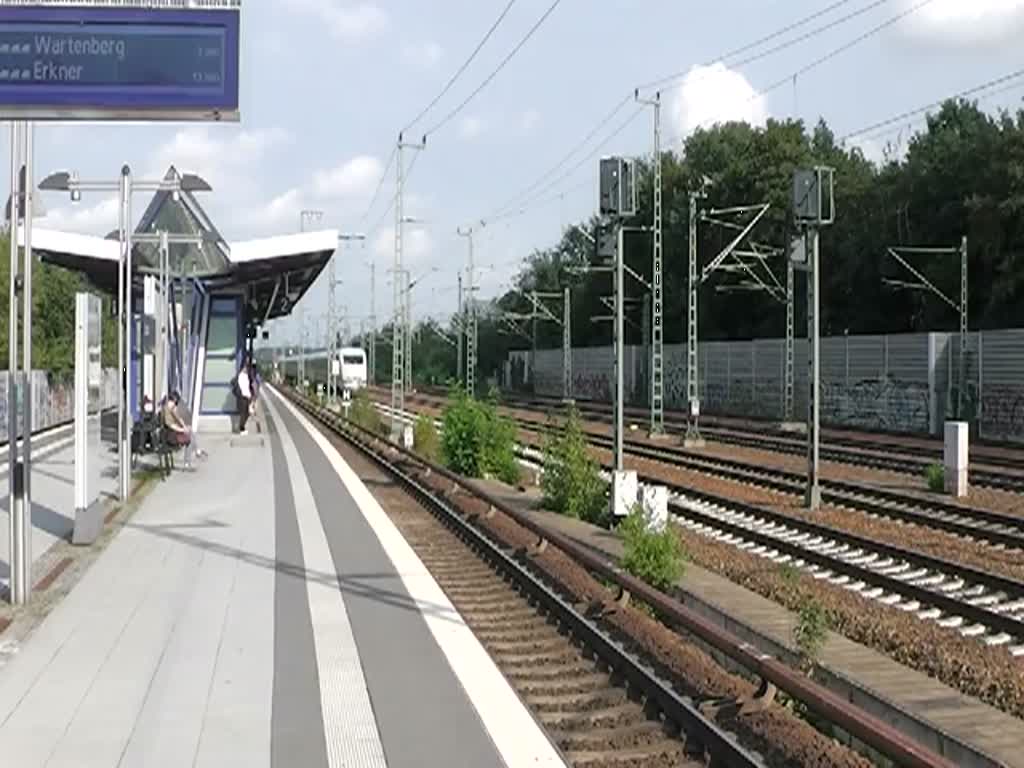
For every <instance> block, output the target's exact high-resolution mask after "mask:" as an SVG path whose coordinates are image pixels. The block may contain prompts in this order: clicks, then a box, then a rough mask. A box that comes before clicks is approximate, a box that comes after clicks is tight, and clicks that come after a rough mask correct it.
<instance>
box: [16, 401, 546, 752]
mask: <svg viewBox="0 0 1024 768" xmlns="http://www.w3.org/2000/svg"><path fill="white" fill-rule="evenodd" d="M268 390H269V387H268V388H267V389H266V390H264V391H268ZM260 420H261V421H262V422H263V429H262V433H261V435H260V437H259V438H255V439H252V438H253V436H252V435H250V438H251V439H247V440H244V441H243V440H237V439H236V440H232V439H230V438H229V436H227V435H224V436H207V437H206V439H205V441H204V444H203V447H204V449H206V450H207V451H208V452H209V454H210V457H209V459H208V460H207V461H205V462H199V464H198V465H197V466H196V468H195V470H194V471H192V472H185V471H178V472H176V473H175V474H174V475H172V477H171V478H170V479H169V480H168V481H166V482H163V483H160V484H159V485H158V486H157V487H156V488H155V489H154V490H153V491H152V492H151V493H150V495H149V496H148V497H146V499H145V500H144V501H143V503H142V504H141V506H140V507H139V509H138V511H137V512H136V513H135V515H134V516H133V517H131V518H130V519H129V520H128V521H127V522H126V523H125V524H124V527H123V529H122V530H121V531H120V532H119V533H118V535H117V536H116V537H115V538H114V539H113V540H112V542H111V543H110V545H109V547H108V548H107V549H106V551H105V552H103V554H102V555H101V556H100V557H99V558H98V559H97V560H96V562H95V563H94V564H93V565H92V567H91V568H90V569H89V570H88V571H87V572H86V573H85V575H84V576H83V578H82V580H81V581H80V582H79V583H78V584H77V585H76V586H75V587H74V589H73V590H72V591H71V592H70V593H69V594H68V595H67V597H66V598H65V599H64V601H63V602H61V603H60V604H59V605H58V606H57V607H56V608H55V609H54V610H53V611H52V613H50V615H49V616H48V617H47V618H46V619H45V620H44V622H43V623H42V624H41V625H40V626H39V627H38V628H37V629H36V631H35V632H34V634H32V635H30V636H29V637H28V638H27V640H26V641H25V642H24V643H23V645H22V646H21V647H20V648H18V649H17V652H16V653H15V654H14V655H13V658H11V660H10V661H9V663H8V664H7V665H6V666H4V667H3V668H2V669H0V755H2V757H0V764H3V765H11V766H17V767H18V768H35V767H36V766H40V767H41V766H48V767H57V766H76V768H77V767H80V766H88V767H89V768H106V767H107V766H110V767H111V768H112V767H113V766H146V767H147V768H151V767H160V766H168V767H170V766H175V767H177V766H200V767H201V766H215V767H216V768H223V767H225V766H239V767H242V766H244V767H245V768H258V767H259V766H289V767H291V766H301V767H303V768H305V767H306V766H311V767H319V766H330V767H331V768H334V767H335V766H346V768H362V767H363V766H367V767H369V766H388V767H389V768H412V767H413V766H416V767H417V768H428V767H430V766H438V767H439V768H440V767H441V766H445V767H447V766H472V767H473V768H488V767H489V766H514V767H515V768H518V767H519V766H561V765H564V763H563V761H562V759H561V757H560V756H559V754H558V753H557V751H556V749H555V748H554V747H553V746H552V745H551V743H550V742H549V741H548V739H547V738H546V736H545V735H544V734H543V732H542V731H541V730H540V728H539V727H538V726H537V725H536V723H535V722H534V720H533V719H532V717H531V716H530V714H529V712H528V711H527V710H526V709H525V707H523V705H522V703H521V702H520V701H519V699H518V698H517V697H516V695H515V693H514V691H513V690H512V689H511V687H509V686H508V684H507V683H506V682H505V681H504V679H503V678H502V677H501V675H500V673H499V672H498V670H497V668H496V667H495V666H494V664H493V663H492V662H491V660H490V658H489V657H488V656H487V654H486V651H484V649H483V647H482V646H481V645H480V644H479V643H478V642H477V641H476V639H475V638H474V637H473V635H472V633H471V631H470V630H469V628H468V627H467V626H466V624H465V623H464V622H463V620H462V619H461V617H460V616H459V615H458V613H457V612H456V611H455V609H454V608H453V607H452V605H451V604H450V603H449V602H448V600H447V599H446V598H445V597H444V594H443V593H442V592H441V590H440V588H439V587H438V586H437V584H436V582H434V581H433V579H432V578H431V577H430V576H429V574H428V573H427V572H426V570H425V568H424V567H423V565H422V563H421V562H420V561H419V559H418V558H417V557H416V556H415V554H414V553H413V551H412V549H411V548H410V547H409V546H408V545H407V544H406V542H405V541H404V540H403V539H402V538H401V535H400V534H399V533H398V531H397V529H395V528H394V526H393V525H392V524H391V523H390V520H388V518H387V515H386V514H385V512H384V511H383V510H382V509H381V508H380V506H379V505H378V504H377V502H376V501H375V500H374V498H373V497H372V495H371V494H370V492H369V491H368V490H367V489H366V487H365V486H364V485H363V484H362V482H361V481H360V480H359V478H358V477H357V476H356V475H355V473H354V472H353V471H352V470H351V469H350V468H349V467H348V466H347V465H346V464H345V463H344V462H343V461H342V460H341V459H340V457H339V456H338V454H337V453H336V451H334V450H333V449H332V448H331V447H330V445H329V444H328V443H327V441H326V440H325V439H324V438H323V436H322V435H319V434H318V433H316V432H315V430H314V428H313V427H312V425H310V424H309V422H308V421H307V420H306V419H305V417H303V416H302V415H300V414H298V412H297V411H295V410H294V409H293V408H292V406H290V405H289V404H287V403H286V402H284V401H283V400H282V399H281V398H279V397H278V396H277V395H275V394H272V393H271V394H270V395H269V396H268V397H266V398H265V407H264V411H263V412H262V413H261V415H260Z"/></svg>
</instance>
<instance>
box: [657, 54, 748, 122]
mask: <svg viewBox="0 0 1024 768" xmlns="http://www.w3.org/2000/svg"><path fill="white" fill-rule="evenodd" d="M671 110H672V115H673V117H674V119H675V122H676V125H677V128H678V129H679V130H680V131H682V132H683V133H689V132H691V131H693V130H695V129H696V128H699V127H702V128H710V127H711V126H712V125H714V124H716V123H726V122H730V121H745V122H748V123H751V124H752V125H764V124H765V122H766V121H767V119H768V106H767V103H766V101H765V98H764V96H759V95H758V94H757V91H755V90H754V88H753V86H752V85H751V84H750V83H749V82H748V81H747V78H746V77H744V76H743V75H742V74H740V73H739V72H736V71H734V70H731V69H729V68H728V67H726V66H725V65H724V64H722V63H721V62H718V63H716V64H712V65H711V66H695V67H693V68H692V69H691V70H690V71H689V73H688V74H687V75H686V78H685V79H684V80H683V83H682V85H681V86H680V88H679V91H678V94H677V97H676V99H675V101H674V103H673V104H672V106H671Z"/></svg>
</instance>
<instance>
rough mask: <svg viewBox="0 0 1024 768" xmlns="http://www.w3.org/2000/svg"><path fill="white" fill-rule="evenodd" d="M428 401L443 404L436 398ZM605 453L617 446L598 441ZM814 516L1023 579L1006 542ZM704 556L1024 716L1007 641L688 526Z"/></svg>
mask: <svg viewBox="0 0 1024 768" xmlns="http://www.w3.org/2000/svg"><path fill="white" fill-rule="evenodd" d="M424 410H427V411H429V412H438V409H437V408H436V407H433V406H431V407H427V408H425V409H424ZM520 439H521V440H522V442H523V443H524V444H529V445H534V446H538V447H539V445H540V440H539V439H538V436H537V435H536V434H535V433H530V432H526V431H520ZM591 450H592V453H593V454H594V455H595V456H596V457H597V458H598V459H600V460H602V461H608V460H609V459H610V452H609V451H606V450H603V449H596V448H592V449H591ZM626 463H627V465H629V466H631V467H632V468H634V469H636V470H638V471H639V472H641V473H643V474H645V475H649V476H653V477H660V478H662V479H664V480H668V481H671V482H674V483H677V484H680V485H686V484H690V485H694V486H697V487H700V488H702V489H704V490H707V491H708V492H711V493H715V494H718V495H721V496H724V497H726V498H734V499H742V500H746V501H750V502H752V503H756V504H759V505H763V506H767V507H770V508H772V509H774V510H775V511H778V512H781V513H783V514H788V515H791V516H793V517H799V518H810V517H811V516H810V514H809V513H808V512H807V511H806V510H804V509H803V508H802V506H801V504H800V501H799V500H798V499H796V498H795V497H792V496H788V495H786V494H781V493H778V492H776V491H771V490H768V489H762V488H755V487H752V486H749V485H745V484H742V483H737V482H735V481H730V480H724V479H721V478H715V477H712V476H709V475H705V474H701V473H698V472H692V471H688V470H682V469H677V468H672V467H669V466H667V465H665V464H662V463H659V462H653V461H650V460H648V459H637V458H636V457H629V456H627V457H626ZM813 519H814V520H815V521H820V522H823V523H825V524H827V525H830V526H833V527H836V528H838V529H841V530H848V531H851V532H853V533H857V534H859V535H862V536H866V537H869V538H874V539H876V540H879V541H889V542H892V543H894V544H897V545H901V546H906V544H907V543H908V541H912V542H913V545H914V546H913V548H914V549H915V550H918V551H921V552H924V553H928V554H933V555H935V556H938V557H944V558H946V559H950V560H954V561H958V562H963V563H968V564H971V565H976V566H979V567H982V568H984V569H985V570H988V571H991V572H992V573H999V574H1001V575H1005V576H1009V577H1011V578H1017V579H1024V562H1022V561H1024V558H1022V557H1021V553H1020V552H1019V551H1015V550H1001V549H998V548H996V547H992V546H990V545H987V544H985V543H983V542H971V541H965V540H963V539H960V538H958V537H956V536H952V535H951V534H947V533H943V532H941V531H934V530H930V529H928V528H925V527H923V526H918V525H913V524H908V523H901V522H898V521H891V520H885V519H882V518H874V517H871V516H869V515H866V514H864V513H861V512H856V511H851V510H839V509H836V508H831V507H824V508H823V509H822V511H820V512H819V513H816V514H815V515H814V516H813ZM682 535H683V538H684V542H685V544H686V546H687V548H688V550H689V552H690V554H691V556H692V558H693V560H694V562H696V563H697V564H698V565H701V566H702V567H704V568H706V569H708V570H710V571H712V572H714V573H717V574H719V575H722V576H724V577H726V578H728V579H730V580H731V581H733V582H735V583H737V584H740V585H742V586H745V587H747V588H748V589H751V590H752V591H754V592H757V593H758V594H760V595H762V596H764V597H766V598H768V599H770V600H773V601H775V602H777V603H779V604H781V605H783V606H785V607H786V608H788V609H790V610H794V611H795V610H799V608H800V607H801V605H803V604H805V603H806V602H807V601H808V600H812V599H813V600H817V601H819V602H821V603H822V604H823V605H824V606H825V607H826V609H827V610H828V611H829V614H830V616H831V617H832V626H833V629H834V630H835V631H837V632H839V633H840V634H842V635H843V636H845V637H847V638H849V639H850V640H853V641H854V642H858V643H861V644H863V645H866V646H868V647H870V648H873V649H875V650H877V651H879V652H881V653H884V654H886V655H888V656H890V657H891V658H893V659H894V660H895V661H898V662H900V663H902V664H905V665H906V666H908V667H910V668H912V669H915V670H918V671H919V672H923V673H925V674H927V675H929V676H931V677H933V678H935V679H937V680H939V681H941V682H943V683H945V684H946V685H949V686H951V687H953V688H955V689H957V690H959V691H961V692H962V693H964V694H967V695H970V696H975V697H977V698H979V699H981V700H982V701H985V702H986V703H988V704H991V705H992V706H994V707H996V708H998V709H1000V710H1003V711H1004V712H1007V713H1009V714H1012V715H1014V716H1016V717H1021V718H1024V672H1022V669H1024V667H1022V662H1021V660H1019V659H1015V658H1014V657H1013V656H1011V655H1010V654H1009V653H1008V652H1007V650H1006V648H1005V647H996V648H990V647H987V646H985V645H983V644H982V643H980V642H978V641H977V640H976V639H971V638H964V637H963V636H962V635H960V633H959V632H957V631H956V630H953V629H944V628H942V627H939V626H938V625H937V624H935V623H933V622H926V621H922V620H920V619H918V618H917V617H916V616H915V615H914V614H912V613H911V614H909V615H908V614H907V613H904V612H903V611H900V610H899V609H897V608H893V607H890V606H884V605H881V604H879V603H877V602H875V601H872V600H869V599H867V598H864V597H862V596H860V595H859V594H857V593H854V592H850V591H849V590H846V589H843V588H842V587H837V586H835V585H832V584H828V583H823V582H821V581H820V580H817V579H814V578H812V577H810V576H805V575H803V574H798V578H797V579H795V580H794V579H787V578H784V577H783V576H782V575H781V573H780V572H779V570H778V569H777V568H776V567H775V566H773V565H771V564H770V563H768V561H766V560H764V559H763V558H759V557H757V556H755V555H750V554H748V553H745V552H743V551H742V550H739V549H737V548H736V547H733V546H730V545H728V544H722V543H719V542H715V541H713V540H711V539H708V538H705V537H702V536H699V535H697V534H692V533H689V532H688V533H685V534H682Z"/></svg>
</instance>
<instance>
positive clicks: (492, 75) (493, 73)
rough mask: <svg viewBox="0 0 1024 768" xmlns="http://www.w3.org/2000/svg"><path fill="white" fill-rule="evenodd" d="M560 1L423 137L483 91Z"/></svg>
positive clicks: (438, 127)
mask: <svg viewBox="0 0 1024 768" xmlns="http://www.w3.org/2000/svg"><path fill="white" fill-rule="evenodd" d="M561 2H562V0H554V2H553V3H551V5H550V6H548V9H547V10H546V11H544V13H543V14H542V15H541V17H540V18H539V19H537V21H536V22H535V23H534V24H533V26H532V27H530V29H529V30H528V31H527V33H526V34H525V35H524V36H523V37H522V38H521V39H520V40H519V42H518V43H516V45H515V47H514V48H513V49H512V50H511V51H509V52H508V54H507V55H506V56H505V58H503V59H502V60H501V62H500V63H499V64H498V66H497V67H495V68H494V69H493V70H492V71H491V73H490V74H489V75H488V76H487V77H486V78H484V80H483V82H481V83H480V85H478V86H477V87H476V88H475V89H474V90H473V91H472V93H470V94H469V96H467V97H466V98H465V99H463V100H462V101H461V102H460V103H459V105H458V106H456V107H455V108H454V109H453V110H451V111H450V112H448V114H446V115H445V116H444V117H443V118H441V119H440V120H439V121H438V122H436V123H435V124H434V125H433V126H431V127H430V128H429V129H428V130H427V131H425V132H424V134H423V136H424V138H426V137H428V136H430V135H431V134H434V133H436V132H437V131H438V130H440V129H441V128H443V127H444V126H445V125H447V124H448V123H449V122H450V121H451V120H453V119H454V118H455V117H456V116H457V115H458V114H459V113H460V112H461V111H462V110H463V109H465V108H466V107H467V106H468V105H469V103H470V102H471V101H472V100H473V99H475V98H476V97H477V95H479V94H480V92H481V91H483V89H484V88H486V87H487V86H488V85H489V84H490V83H491V81H492V80H494V78H495V77H497V76H498V74H499V73H500V72H501V71H502V70H503V69H504V68H505V66H506V65H507V64H508V63H509V62H510V61H511V60H512V58H513V57H514V56H515V55H516V54H517V53H519V51H520V50H521V49H522V47H523V46H524V45H526V43H527V42H528V41H529V40H530V38H532V37H533V36H534V34H535V33H536V32H537V30H538V29H540V28H541V26H542V25H543V24H544V22H545V21H547V19H548V17H549V16H551V14H552V13H554V11H555V9H556V8H557V7H558V6H559V5H560V4H561Z"/></svg>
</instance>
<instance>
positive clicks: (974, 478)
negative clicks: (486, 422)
mask: <svg viewBox="0 0 1024 768" xmlns="http://www.w3.org/2000/svg"><path fill="white" fill-rule="evenodd" d="M507 402H508V403H509V404H510V405H511V404H513V403H514V405H515V407H517V408H523V409H528V410H535V411H542V412H543V411H547V410H550V409H551V408H552V407H558V408H561V407H563V406H562V402H561V401H559V400H554V399H551V400H544V401H542V402H537V401H529V400H525V399H518V398H510V399H507ZM576 408H577V409H578V410H579V412H580V413H581V414H584V415H586V416H587V418H589V419H594V420H599V421H602V422H605V423H611V413H610V409H609V408H607V407H604V406H602V405H599V404H596V403H577V404H576ZM630 415H631V416H632V417H634V418H636V417H639V418H646V416H647V414H646V412H644V413H639V412H631V413H630ZM665 426H666V428H669V429H672V430H674V431H675V432H678V433H679V434H683V433H685V431H686V423H685V422H672V421H666V424H665ZM701 434H702V435H704V437H706V438H709V439H712V440H714V441H716V442H719V443H723V444H726V445H735V446H740V447H744V448H755V449H758V450H766V451H772V452H775V453H783V454H788V455H793V456H802V455H805V454H806V451H807V448H806V442H805V441H804V440H802V439H798V438H793V437H789V436H786V435H778V434H772V433H771V430H766V431H765V432H761V433H759V434H754V433H751V432H745V431H741V430H739V429H736V428H729V427H706V426H705V427H702V428H701ZM923 452H925V451H924V450H923V449H922V448H921V447H919V446H917V445H916V443H915V445H914V446H911V445H900V443H899V441H898V440H897V439H896V438H893V440H892V441H889V442H869V441H859V440H846V441H844V440H842V439H841V438H835V437H832V436H830V437H829V438H828V440H827V441H826V442H824V443H823V444H822V446H821V448H820V454H821V458H822V459H824V460H826V461H834V462H837V463H842V464H853V465H856V466H862V467H868V468H870V469H881V470H887V471H891V472H900V473H902V474H914V475H918V476H920V475H922V474H923V473H924V472H925V470H926V469H927V468H928V467H929V466H930V465H932V464H934V463H938V462H941V461H942V455H941V453H934V454H931V455H930V456H929V458H927V459H922V458H920V455H921V454H922V453H923ZM928 453H931V451H930V450H929V451H928ZM995 467H999V468H1000V469H1002V470H1004V471H1000V470H998V469H995ZM970 477H971V482H972V483H973V484H976V485H979V486H983V487H986V488H995V489H999V490H1004V491H1013V492H1024V459H1012V458H1008V457H999V456H993V455H987V454H986V455H984V457H983V458H980V459H979V458H975V460H974V461H972V466H971V469H970Z"/></svg>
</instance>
